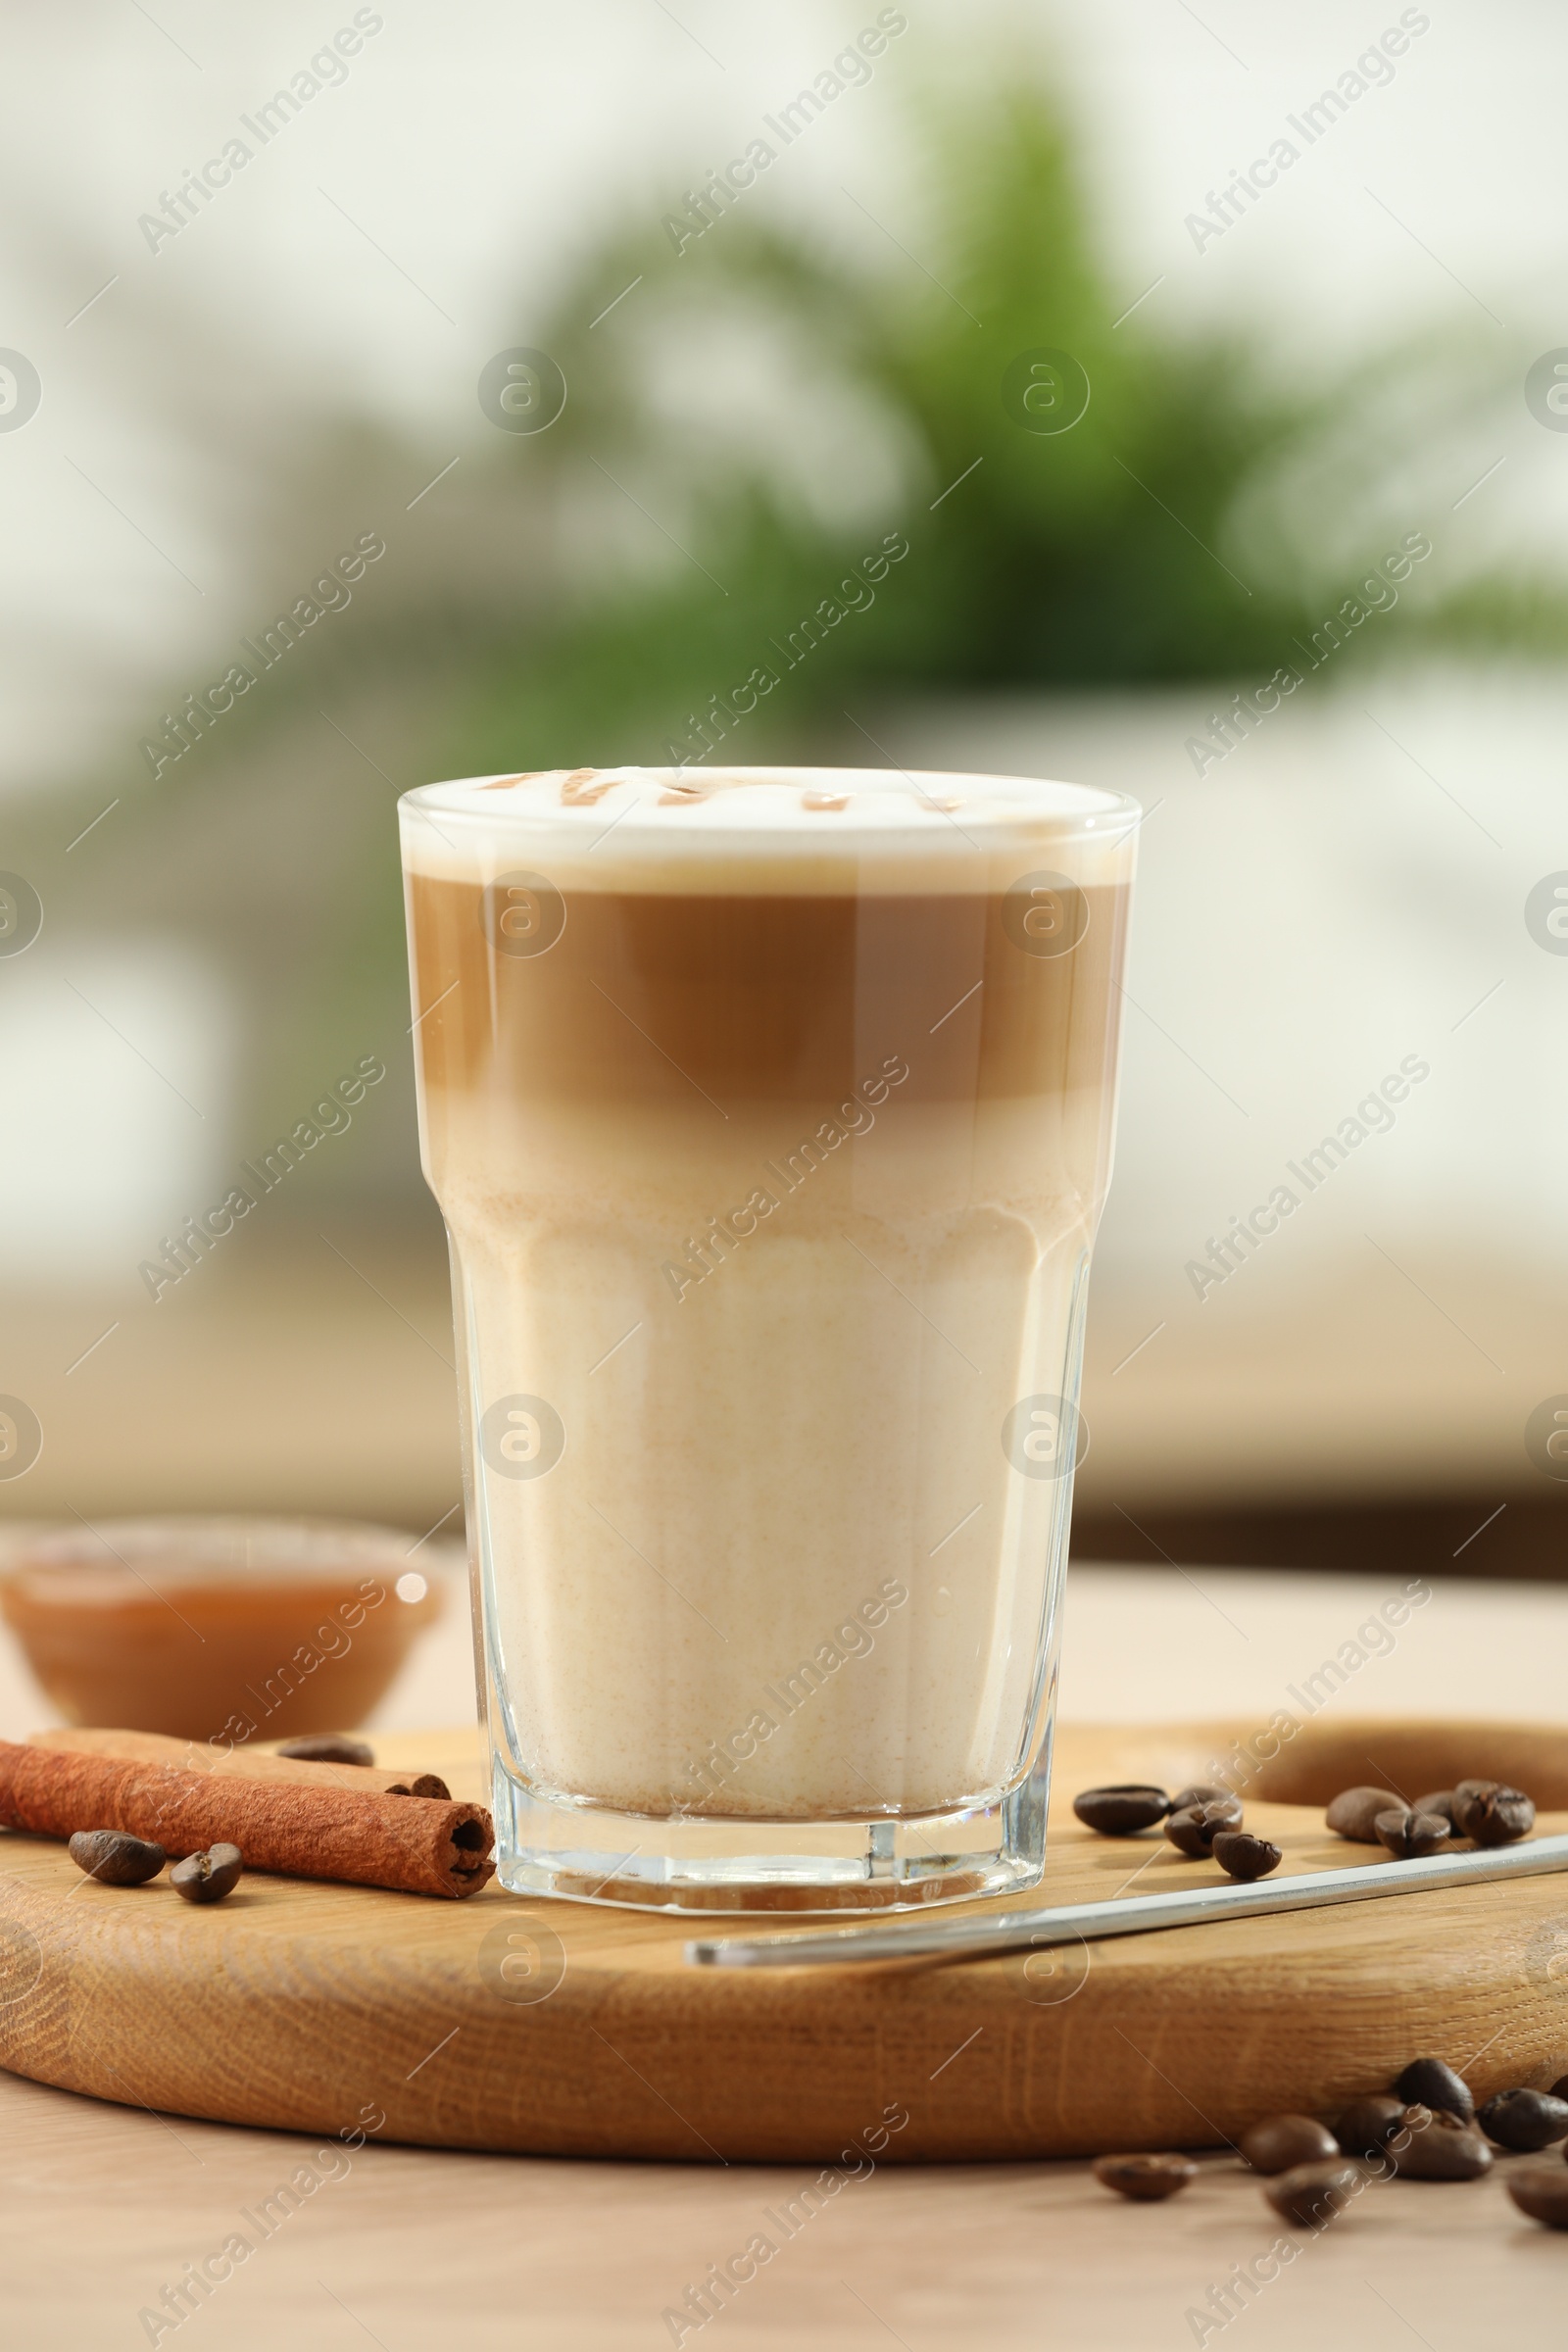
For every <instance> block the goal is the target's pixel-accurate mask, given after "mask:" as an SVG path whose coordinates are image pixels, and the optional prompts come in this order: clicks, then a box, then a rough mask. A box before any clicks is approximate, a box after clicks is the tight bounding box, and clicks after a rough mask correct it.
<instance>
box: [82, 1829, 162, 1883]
mask: <svg viewBox="0 0 1568 2352" xmlns="http://www.w3.org/2000/svg"><path fill="white" fill-rule="evenodd" d="M68 1850H69V1852H70V1854H71V1859H72V1860H73V1862H74V1864H75V1865H76V1868H77V1869H78V1870H84V1871H85V1872H86V1874H87V1876H88V1878H89V1879H96V1880H97V1881H98V1882H99V1884H100V1885H101V1886H104V1887H144V1886H145V1885H146V1883H147V1881H148V1880H149V1879H156V1878H157V1876H158V1873H159V1872H160V1871H161V1870H162V1869H163V1867H164V1864H165V1862H166V1861H167V1860H168V1858H169V1857H168V1856H167V1854H166V1853H165V1852H164V1849H163V1847H162V1846H161V1845H153V1844H152V1843H151V1842H150V1841H149V1840H148V1839H147V1838H132V1837H131V1836H130V1835H129V1834H128V1833H127V1832H126V1831H124V1830H78V1831H77V1832H76V1834H75V1836H74V1837H73V1838H72V1840H71V1844H70V1847H69V1849H68Z"/></svg>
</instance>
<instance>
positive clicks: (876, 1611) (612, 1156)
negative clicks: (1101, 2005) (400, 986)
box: [404, 769, 1136, 1883]
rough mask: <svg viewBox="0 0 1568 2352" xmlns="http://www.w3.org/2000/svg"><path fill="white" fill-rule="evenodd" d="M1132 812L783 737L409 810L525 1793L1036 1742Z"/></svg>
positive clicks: (500, 1641) (426, 1141)
mask: <svg viewBox="0 0 1568 2352" xmlns="http://www.w3.org/2000/svg"><path fill="white" fill-rule="evenodd" d="M1135 814H1136V812H1135V811H1134V810H1133V809H1132V806H1131V804H1129V803H1126V802H1120V801H1117V800H1116V799H1114V798H1113V797H1112V796H1110V795H1105V794H1095V793H1089V792H1084V791H1079V790H1076V789H1075V788H1073V787H1070V786H1061V785H1049V784H1036V783H1028V782H1023V781H1020V780H1017V779H1007V778H983V777H973V778H971V777H958V778H954V777H949V776H943V777H915V778H909V777H906V776H904V775H901V774H899V773H896V772H891V773H883V772H879V771H878V772H861V771H843V772H836V771H835V772H832V773H828V774H824V773H823V771H819V770H788V769H782V770H766V769H755V770H741V771H731V772H729V773H719V774H714V775H711V776H709V775H706V774H699V775H694V774H693V773H692V772H691V771H684V772H682V773H680V774H676V773H674V772H666V771H649V770H637V769H629V770H619V769H617V770H613V771H607V772H604V773H594V772H591V771H588V772H585V771H578V772H576V773H574V774H571V775H562V774H551V775H541V776H529V777H520V778H513V779H508V778H492V779H484V780H480V781H477V782H473V783H466V784H458V785H442V786H431V787H427V788H426V789H425V790H424V791H422V792H419V793H415V794H412V795H410V796H409V797H408V799H407V800H406V802H405V803H404V838H405V863H406V867H407V875H408V892H409V923H410V940H411V955H412V962H413V970H414V997H415V1003H414V1011H415V1016H416V1026H415V1030H414V1038H415V1043H416V1047H417V1064H418V1075H419V1094H420V1124H421V1136H422V1141H423V1151H424V1162H425V1170H426V1174H427V1176H428V1179H429V1182H430V1184H431V1186H432V1189H433V1190H434V1192H435V1194H436V1197H437V1199H438V1200H439V1201H440V1203H441V1207H442V1211H443V1213H444V1216H445V1218H446V1222H447V1226H448V1229H449V1232H450V1235H451V1240H452V1251H453V1264H454V1278H455V1284H456V1289H457V1298H456V1312H457V1319H458V1326H459V1333H460V1343H461V1345H462V1347H463V1349H464V1352H465V1355H466V1371H467V1383H468V1399H467V1406H468V1424H469V1426H468V1430H467V1440H468V1446H469V1458H470V1476H471V1481H472V1494H471V1519H472V1523H473V1524H472V1535H473V1540H474V1543H475V1545H476V1552H477V1568H478V1579H479V1586H480V1593H481V1602H482V1612H483V1617H484V1624H485V1653H486V1656H485V1675H486V1682H487V1686H488V1690H487V1703H488V1706H489V1710H490V1718H491V1734H492V1740H493V1742H494V1745H495V1749H496V1754H497V1759H498V1764H499V1765H500V1767H501V1769H502V1771H503V1773H504V1774H505V1775H506V1776H507V1777H508V1778H509V1779H510V1780H511V1781H513V1782H515V1784H516V1785H517V1786H519V1787H520V1788H523V1789H526V1790H527V1792H528V1796H529V1799H530V1800H531V1801H534V1802H537V1803H540V1804H545V1805H558V1806H564V1807H568V1808H569V1807H579V1808H581V1807H590V1808H595V1809H600V1810H604V1811H609V1812H613V1813H618V1814H630V1815H642V1816H652V1817H654V1818H655V1819H656V1820H659V1821H661V1822H663V1821H666V1820H668V1819H669V1818H670V1817H672V1816H673V1817H676V1818H680V1819H684V1820H686V1821H688V1822H690V1821H697V1822H700V1823H705V1824H706V1823H715V1824H716V1823H720V1822H730V1823H733V1822H744V1821H749V1822H753V1823H756V1824H780V1823H813V1822H829V1821H836V1822H845V1823H861V1824H865V1823H875V1822H877V1821H879V1820H881V1821H904V1820H908V1819H911V1818H914V1817H921V1816H932V1815H938V1814H949V1813H953V1812H955V1811H956V1810H959V1809H963V1808H970V1807H981V1808H984V1807H987V1806H993V1807H994V1806H996V1805H998V1804H999V1803H1000V1802H1001V1801H1002V1799H1003V1798H1004V1797H1005V1794H1006V1792H1007V1791H1008V1790H1009V1789H1015V1788H1017V1787H1018V1786H1019V1784H1020V1782H1021V1781H1023V1780H1025V1779H1027V1777H1028V1775H1029V1774H1030V1773H1031V1772H1032V1771H1033V1770H1034V1769H1035V1767H1036V1764H1037V1762H1038V1759H1039V1754H1040V1748H1041V1739H1042V1728H1043V1719H1044V1714H1045V1710H1046V1701H1047V1695H1048V1686H1049V1683H1050V1678H1051V1662H1052V1658H1053V1655H1054V1613H1055V1602H1056V1590H1057V1585H1058V1582H1059V1574H1060V1564H1061V1556H1062V1550H1063V1544H1064V1538H1065V1521H1066V1498H1067V1494H1068V1491H1069V1489H1070V1479H1071V1469H1072V1464H1073V1456H1074V1453H1075V1450H1080V1449H1081V1445H1082V1435H1081V1425H1080V1424H1079V1421H1078V1416H1077V1413H1076V1409H1075V1397H1076V1386H1077V1361H1078V1351H1079V1348H1080V1344H1081V1326H1082V1314H1083V1298H1084V1284H1085V1270H1086V1264H1087V1258H1088V1252H1089V1250H1090V1246H1091V1243H1092V1240H1093V1236H1094V1230H1095V1225H1096V1222H1097V1219H1098V1215H1099V1211H1100V1207H1101V1203H1102V1201H1103V1193H1104V1187H1105V1182H1106V1177H1107V1173H1108V1165H1109V1154H1110V1141H1111V1123H1112V1102H1113V1082H1114V1058H1115V1040H1116V1035H1117V1029H1118V1006H1119V989H1118V977H1119V973H1120V968H1121V958H1122V948H1123V933H1124V928H1125V922H1126V899H1127V888H1128V882H1129V879H1130V869H1131V853H1132V838H1133V835H1132V825H1133V819H1134V816H1135ZM635 1842H636V1833H635V1829H634V1828H633V1826H632V1825H629V1824H628V1825H627V1829H626V1833H625V1837H624V1844H625V1845H626V1846H627V1847H630V1846H632V1845H633V1844H634V1843H635ZM787 1842H788V1840H786V1843H787ZM502 1875H503V1877H504V1878H505V1877H506V1876H507V1871H506V1866H505V1859H503V1871H502ZM512 1883H518V1882H516V1881H514V1882H512ZM522 1883H530V1882H527V1881H526V1880H525V1881H524V1882H522Z"/></svg>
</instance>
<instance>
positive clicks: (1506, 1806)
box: [1453, 1781, 1536, 1845]
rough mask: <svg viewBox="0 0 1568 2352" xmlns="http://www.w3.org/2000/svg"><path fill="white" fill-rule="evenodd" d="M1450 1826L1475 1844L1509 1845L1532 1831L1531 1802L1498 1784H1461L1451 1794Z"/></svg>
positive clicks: (1533, 1819) (1520, 1790)
mask: <svg viewBox="0 0 1568 2352" xmlns="http://www.w3.org/2000/svg"><path fill="white" fill-rule="evenodd" d="M1453 1826H1454V1828H1455V1829H1456V1830H1457V1831H1458V1833H1459V1835H1460V1837H1461V1838H1474V1840H1475V1842H1476V1844H1477V1845H1512V1844H1513V1843H1514V1841H1515V1839H1516V1838H1528V1837H1529V1835H1530V1833H1531V1831H1532V1830H1533V1829H1534V1828H1535V1826H1536V1807H1535V1802H1534V1799H1533V1798H1531V1797H1528V1796H1526V1794H1525V1792H1524V1790H1523V1789H1509V1788H1506V1787H1504V1786H1503V1784H1502V1783H1501V1782H1500V1781H1461V1782H1460V1783H1459V1786H1458V1788H1457V1789H1455V1790H1454V1792H1453Z"/></svg>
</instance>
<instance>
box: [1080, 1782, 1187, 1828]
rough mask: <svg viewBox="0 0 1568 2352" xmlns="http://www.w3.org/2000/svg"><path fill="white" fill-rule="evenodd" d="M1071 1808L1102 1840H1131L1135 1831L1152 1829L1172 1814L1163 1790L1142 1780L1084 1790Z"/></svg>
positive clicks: (1168, 1799) (1168, 1800)
mask: <svg viewBox="0 0 1568 2352" xmlns="http://www.w3.org/2000/svg"><path fill="white" fill-rule="evenodd" d="M1072 1809H1073V1811H1074V1812H1075V1813H1076V1814H1077V1816H1078V1818H1079V1820H1080V1821H1081V1822H1084V1823H1085V1824H1086V1825H1087V1826H1088V1827H1089V1828H1090V1829H1092V1830H1098V1831H1099V1833H1100V1835H1101V1837H1102V1838H1130V1837H1132V1835H1133V1833H1134V1832H1135V1831H1136V1830H1152V1828H1153V1826H1154V1824H1155V1822H1156V1821H1163V1820H1164V1818H1165V1816H1166V1814H1167V1813H1168V1812H1169V1811H1170V1798H1169V1797H1168V1796H1167V1795H1166V1794H1165V1791H1164V1789H1154V1788H1151V1787H1150V1786H1149V1784H1148V1783H1147V1782H1143V1781H1117V1782H1115V1783H1113V1784H1112V1786H1111V1787H1110V1788H1108V1789H1084V1790H1083V1792H1082V1794H1081V1795H1078V1796H1075V1797H1074V1798H1073V1800H1072Z"/></svg>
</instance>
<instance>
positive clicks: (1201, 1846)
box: [1165, 1796, 1242, 1862]
mask: <svg viewBox="0 0 1568 2352" xmlns="http://www.w3.org/2000/svg"><path fill="white" fill-rule="evenodd" d="M1241 1825H1242V1805H1241V1799H1240V1798H1239V1797H1235V1796H1223V1797H1216V1798H1215V1799H1214V1801H1213V1802H1212V1803H1211V1804H1202V1805H1184V1806H1183V1807H1182V1809H1181V1811H1180V1812H1179V1813H1172V1814H1171V1815H1170V1816H1169V1817H1168V1819H1167V1820H1166V1823H1165V1835H1166V1837H1167V1838H1169V1839H1170V1841H1171V1843H1172V1845H1173V1846H1175V1847H1176V1849H1177V1851H1178V1852H1179V1853H1183V1854H1191V1855H1192V1857H1193V1859H1194V1860H1195V1861H1198V1862H1203V1861H1206V1860H1207V1859H1208V1856H1209V1854H1210V1852H1211V1851H1212V1849H1213V1844H1214V1838H1215V1835H1216V1833H1217V1832H1218V1831H1220V1830H1237V1829H1240V1828H1241Z"/></svg>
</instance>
